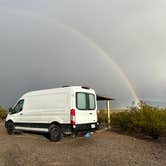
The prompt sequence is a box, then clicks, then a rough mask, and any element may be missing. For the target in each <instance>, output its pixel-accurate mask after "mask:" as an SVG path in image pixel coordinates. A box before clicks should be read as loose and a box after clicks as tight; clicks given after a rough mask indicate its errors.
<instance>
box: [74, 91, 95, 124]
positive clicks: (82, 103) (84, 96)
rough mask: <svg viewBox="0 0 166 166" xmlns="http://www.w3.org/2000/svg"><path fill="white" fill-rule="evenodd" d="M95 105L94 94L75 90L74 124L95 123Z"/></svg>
mask: <svg viewBox="0 0 166 166" xmlns="http://www.w3.org/2000/svg"><path fill="white" fill-rule="evenodd" d="M96 105H97V102H96V96H95V94H92V93H85V92H76V124H85V123H96V122H97V106H96Z"/></svg>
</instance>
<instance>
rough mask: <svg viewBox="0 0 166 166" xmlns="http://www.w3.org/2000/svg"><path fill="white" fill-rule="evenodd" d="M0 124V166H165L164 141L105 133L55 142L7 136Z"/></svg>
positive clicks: (26, 135)
mask: <svg viewBox="0 0 166 166" xmlns="http://www.w3.org/2000/svg"><path fill="white" fill-rule="evenodd" d="M3 125H4V124H3V123H0V166H23V165H24V166H39V165H40V166H56V165H57V166H64V165H65V166H93V165H98V166H107V165H108V166H121V165H122V166H144V165H145V166H166V140H165V138H162V139H160V140H158V141H153V140H151V139H148V138H147V139H136V138H133V137H129V136H126V135H120V134H117V133H114V132H109V131H107V132H106V131H104V132H99V133H94V134H93V135H92V136H91V138H89V139H85V138H82V137H78V138H75V139H73V138H71V137H65V138H64V139H63V140H62V141H60V142H58V143H54V142H50V141H49V140H48V139H47V138H46V137H45V136H44V135H41V134H30V133H23V134H21V135H8V134H6V131H5V129H4V127H3Z"/></svg>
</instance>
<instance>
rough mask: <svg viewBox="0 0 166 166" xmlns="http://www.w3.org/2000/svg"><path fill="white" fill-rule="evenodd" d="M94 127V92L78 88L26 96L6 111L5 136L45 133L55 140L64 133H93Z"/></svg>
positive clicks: (95, 117) (97, 124) (95, 109)
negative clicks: (15, 133) (29, 132)
mask: <svg viewBox="0 0 166 166" xmlns="http://www.w3.org/2000/svg"><path fill="white" fill-rule="evenodd" d="M98 126H99V123H98V122H97V100H96V93H95V91H94V90H93V89H90V88H87V87H81V86H72V87H63V88H57V89H48V90H40V91H34V92H29V93H26V94H25V95H23V96H22V97H21V99H20V100H19V101H18V102H17V103H16V104H15V105H14V106H13V107H12V108H11V109H10V111H9V114H8V116H7V118H6V123H5V127H6V129H7V132H8V133H9V134H12V133H13V132H15V131H17V130H21V131H25V130H28V131H41V132H48V133H49V134H50V139H51V140H52V141H59V140H60V139H61V138H62V135H63V134H64V133H66V134H76V133H77V132H79V131H94V130H96V129H97V128H98Z"/></svg>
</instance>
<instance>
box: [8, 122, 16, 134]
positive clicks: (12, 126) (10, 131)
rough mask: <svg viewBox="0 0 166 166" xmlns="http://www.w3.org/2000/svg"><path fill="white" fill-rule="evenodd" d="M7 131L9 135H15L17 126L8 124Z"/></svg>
mask: <svg viewBox="0 0 166 166" xmlns="http://www.w3.org/2000/svg"><path fill="white" fill-rule="evenodd" d="M6 129H7V133H8V134H13V133H14V130H15V126H14V123H13V122H7V124H6Z"/></svg>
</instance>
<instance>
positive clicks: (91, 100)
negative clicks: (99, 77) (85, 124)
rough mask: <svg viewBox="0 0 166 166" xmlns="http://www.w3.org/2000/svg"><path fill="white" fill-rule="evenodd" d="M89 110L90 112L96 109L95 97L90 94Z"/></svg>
mask: <svg viewBox="0 0 166 166" xmlns="http://www.w3.org/2000/svg"><path fill="white" fill-rule="evenodd" d="M89 108H90V110H93V109H95V96H94V95H92V94H89Z"/></svg>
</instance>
